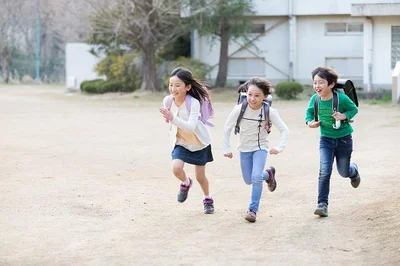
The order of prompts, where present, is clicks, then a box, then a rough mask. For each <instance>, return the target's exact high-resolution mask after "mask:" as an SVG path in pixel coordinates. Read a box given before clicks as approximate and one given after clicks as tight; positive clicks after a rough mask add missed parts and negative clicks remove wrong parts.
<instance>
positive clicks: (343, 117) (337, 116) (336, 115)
mask: <svg viewBox="0 0 400 266" xmlns="http://www.w3.org/2000/svg"><path fill="white" fill-rule="evenodd" d="M332 116H333V117H334V118H335V119H336V120H346V119H347V117H346V115H345V114H342V113H340V112H334V113H333V115H332Z"/></svg>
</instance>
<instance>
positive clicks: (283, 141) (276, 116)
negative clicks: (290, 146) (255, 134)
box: [269, 108, 289, 152]
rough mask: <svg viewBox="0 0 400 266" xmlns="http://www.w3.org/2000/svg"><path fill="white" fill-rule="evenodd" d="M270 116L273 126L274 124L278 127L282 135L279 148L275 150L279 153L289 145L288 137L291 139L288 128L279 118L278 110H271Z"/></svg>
mask: <svg viewBox="0 0 400 266" xmlns="http://www.w3.org/2000/svg"><path fill="white" fill-rule="evenodd" d="M269 116H270V119H271V122H272V124H274V126H276V127H277V128H278V130H279V131H280V133H281V138H280V142H279V146H277V147H275V149H276V150H277V151H278V152H282V151H283V150H284V149H285V147H286V145H287V141H288V137H289V129H288V127H287V126H286V124H285V123H284V122H283V121H282V119H281V117H280V116H279V114H278V111H277V110H276V109H273V108H270V115H269Z"/></svg>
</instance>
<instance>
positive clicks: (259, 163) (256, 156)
mask: <svg viewBox="0 0 400 266" xmlns="http://www.w3.org/2000/svg"><path fill="white" fill-rule="evenodd" d="M266 159H267V151H265V150H258V151H255V152H254V153H253V166H252V172H251V182H252V191H251V202H250V206H249V209H250V210H253V211H258V207H259V205H260V199H261V195H262V191H263V185H264V179H263V176H262V175H263V172H264V167H265V161H266Z"/></svg>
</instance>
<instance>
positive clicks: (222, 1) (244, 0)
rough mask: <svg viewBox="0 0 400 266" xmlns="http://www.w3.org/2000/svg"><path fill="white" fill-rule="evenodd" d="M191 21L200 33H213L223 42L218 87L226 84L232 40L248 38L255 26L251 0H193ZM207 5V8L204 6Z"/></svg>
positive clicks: (213, 36) (213, 38) (191, 3)
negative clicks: (252, 17)
mask: <svg viewBox="0 0 400 266" xmlns="http://www.w3.org/2000/svg"><path fill="white" fill-rule="evenodd" d="M189 5H190V10H191V15H190V17H189V20H190V23H191V25H192V27H193V28H194V29H196V30H197V31H198V33H199V35H200V36H207V35H211V37H212V40H213V41H215V40H216V39H219V41H220V44H221V45H220V57H219V64H218V66H219V67H218V75H217V79H216V81H215V86H217V87H223V86H225V83H226V79H227V75H228V60H229V58H228V47H229V42H230V41H231V40H232V39H238V38H246V37H245V36H246V34H247V33H249V32H250V30H251V29H252V27H253V24H252V22H251V18H250V15H251V14H253V13H254V12H253V11H252V4H251V1H248V0H217V1H211V2H210V1H208V0H189ZM203 6H206V7H207V8H206V9H202V8H201V7H203Z"/></svg>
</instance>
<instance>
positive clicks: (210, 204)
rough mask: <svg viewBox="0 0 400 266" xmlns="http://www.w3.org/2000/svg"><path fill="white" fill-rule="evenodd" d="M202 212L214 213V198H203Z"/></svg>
mask: <svg viewBox="0 0 400 266" xmlns="http://www.w3.org/2000/svg"><path fill="white" fill-rule="evenodd" d="M203 204H204V213H205V214H211V213H214V200H213V199H208V198H206V199H203Z"/></svg>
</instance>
